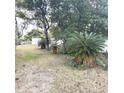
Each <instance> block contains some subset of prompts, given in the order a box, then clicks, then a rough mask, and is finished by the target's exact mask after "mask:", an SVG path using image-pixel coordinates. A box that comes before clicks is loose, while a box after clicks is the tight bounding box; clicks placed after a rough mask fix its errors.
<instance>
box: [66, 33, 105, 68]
mask: <svg viewBox="0 0 124 93" xmlns="http://www.w3.org/2000/svg"><path fill="white" fill-rule="evenodd" d="M104 42H105V39H104V38H103V37H102V36H101V35H97V34H96V33H92V32H91V33H87V32H84V33H78V32H74V33H72V34H71V35H70V36H69V38H68V40H67V43H66V46H67V51H68V53H69V54H70V55H72V56H74V57H75V59H76V60H75V61H76V62H78V61H79V60H81V63H84V64H86V65H88V66H89V67H93V66H95V60H96V56H97V55H98V54H99V53H100V52H101V51H102V50H103V48H104V47H105V44H104Z"/></svg>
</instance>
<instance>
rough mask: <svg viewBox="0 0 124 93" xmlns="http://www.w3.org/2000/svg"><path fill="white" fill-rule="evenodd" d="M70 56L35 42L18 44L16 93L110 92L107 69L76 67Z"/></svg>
mask: <svg viewBox="0 0 124 93" xmlns="http://www.w3.org/2000/svg"><path fill="white" fill-rule="evenodd" d="M69 61H70V57H69V56H66V55H62V54H52V53H51V52H50V51H49V52H48V51H46V50H41V49H39V48H38V47H36V46H33V45H20V46H17V47H16V79H15V80H16V93H107V85H108V84H107V71H104V70H103V69H101V68H100V67H96V68H92V69H86V70H83V69H80V70H79V69H73V68H71V67H69V66H67V65H65V64H66V63H65V62H69Z"/></svg>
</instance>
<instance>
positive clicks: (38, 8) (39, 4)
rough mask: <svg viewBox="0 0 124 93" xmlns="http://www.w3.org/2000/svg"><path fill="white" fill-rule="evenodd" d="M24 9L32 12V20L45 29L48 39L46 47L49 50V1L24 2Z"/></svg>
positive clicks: (28, 0) (31, 0)
mask: <svg viewBox="0 0 124 93" xmlns="http://www.w3.org/2000/svg"><path fill="white" fill-rule="evenodd" d="M23 3H24V7H25V8H26V9H27V10H28V11H30V12H32V14H31V17H30V20H35V21H36V22H37V26H39V27H40V28H42V29H44V34H45V38H46V46H47V49H48V50H49V38H48V29H49V21H48V17H49V15H48V8H49V7H48V6H49V5H48V4H49V3H48V0H24V2H23Z"/></svg>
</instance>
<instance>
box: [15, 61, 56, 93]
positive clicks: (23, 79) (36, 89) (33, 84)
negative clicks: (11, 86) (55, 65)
mask: <svg viewBox="0 0 124 93" xmlns="http://www.w3.org/2000/svg"><path fill="white" fill-rule="evenodd" d="M24 65H25V66H24ZM53 82H54V77H53V75H52V74H51V73H50V72H49V71H46V70H43V69H41V68H40V67H38V66H36V65H35V64H32V63H26V64H23V65H22V67H21V69H16V93H50V92H49V91H50V88H51V87H52V86H53V84H52V83H53Z"/></svg>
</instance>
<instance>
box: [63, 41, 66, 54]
mask: <svg viewBox="0 0 124 93" xmlns="http://www.w3.org/2000/svg"><path fill="white" fill-rule="evenodd" d="M65 44H66V40H65V39H64V40H63V49H64V50H63V51H64V54H67V50H66V46H65Z"/></svg>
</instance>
